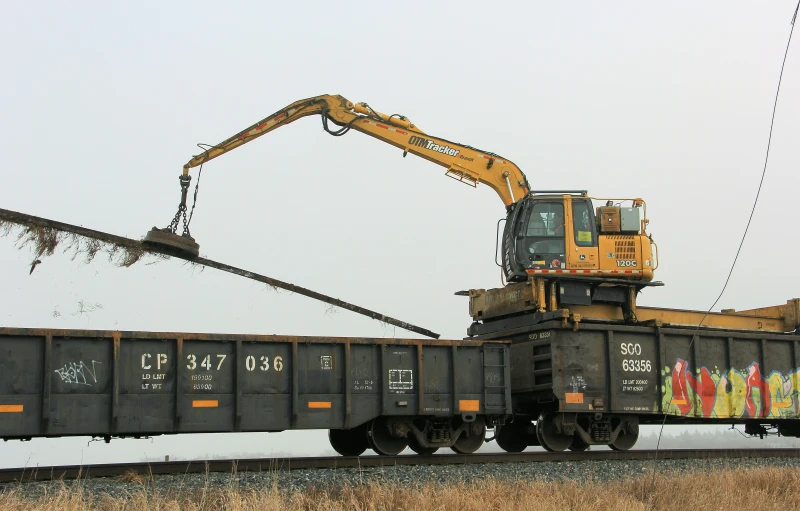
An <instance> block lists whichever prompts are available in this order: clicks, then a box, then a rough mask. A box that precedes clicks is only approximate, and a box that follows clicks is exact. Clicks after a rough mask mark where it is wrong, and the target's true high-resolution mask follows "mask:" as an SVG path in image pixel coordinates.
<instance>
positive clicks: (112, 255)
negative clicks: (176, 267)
mask: <svg viewBox="0 0 800 511" xmlns="http://www.w3.org/2000/svg"><path fill="white" fill-rule="evenodd" d="M11 235H15V236H16V245H17V248H19V249H20V250H21V249H23V248H26V247H27V248H30V249H31V252H32V253H33V259H34V260H36V259H41V258H42V257H47V256H51V255H53V254H54V253H55V252H56V249H57V248H61V249H62V252H63V253H65V254H71V257H72V259H73V260H74V259H76V258H77V257H78V256H81V257H82V258H83V261H84V262H85V263H87V264H88V263H90V262H92V260H93V259H94V258H95V257H96V256H97V254H100V253H104V254H106V255H107V256H108V260H109V261H110V262H112V263H114V264H116V265H117V266H121V267H125V268H127V267H129V266H132V265H134V264H136V263H137V262H138V261H139V260H140V259H141V258H142V257H143V256H145V255H152V256H154V257H156V258H158V259H167V258H168V256H165V255H161V254H157V253H151V252H148V251H147V250H145V248H144V246H143V245H141V244H137V245H132V246H121V245H116V244H114V243H108V242H105V241H102V240H98V239H94V238H88V237H85V236H79V235H77V234H72V233H68V232H62V231H58V230H56V229H52V228H50V227H42V226H39V225H27V224H22V223H15V222H10V221H2V220H0V237H7V236H11Z"/></svg>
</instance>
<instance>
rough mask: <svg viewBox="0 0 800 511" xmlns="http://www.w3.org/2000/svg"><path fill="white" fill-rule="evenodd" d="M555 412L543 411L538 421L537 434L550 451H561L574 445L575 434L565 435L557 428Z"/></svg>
mask: <svg viewBox="0 0 800 511" xmlns="http://www.w3.org/2000/svg"><path fill="white" fill-rule="evenodd" d="M554 418H555V415H554V414H553V412H542V413H541V414H540V415H539V420H538V421H536V436H537V437H539V443H540V444H542V447H544V448H545V449H546V450H548V451H550V452H561V451H563V450H564V449H566V448H567V447H569V446H570V445H572V441H573V438H574V437H573V435H565V434H563V433H559V432H558V431H557V430H556V425H555V421H554Z"/></svg>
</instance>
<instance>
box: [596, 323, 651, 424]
mask: <svg viewBox="0 0 800 511" xmlns="http://www.w3.org/2000/svg"><path fill="white" fill-rule="evenodd" d="M657 340H658V337H656V335H654V333H650V332H648V333H647V334H646V335H642V333H635V332H618V333H617V332H615V333H614V335H613V337H609V350H608V353H609V359H608V360H609V362H608V363H609V371H610V373H611V379H610V386H609V399H610V403H609V406H610V407H612V409H614V410H618V411H623V412H657V411H658V401H659V398H660V394H661V392H660V391H661V389H660V388H659V387H658V377H657V376H656V375H657V373H658V371H659V367H658V366H657V365H656V362H657V360H658V351H659V347H658V343H657Z"/></svg>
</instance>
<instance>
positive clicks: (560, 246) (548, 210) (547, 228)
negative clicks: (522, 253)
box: [525, 202, 564, 264]
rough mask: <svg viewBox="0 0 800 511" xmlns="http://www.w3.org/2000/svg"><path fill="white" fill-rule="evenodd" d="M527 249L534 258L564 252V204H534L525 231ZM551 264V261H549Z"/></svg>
mask: <svg viewBox="0 0 800 511" xmlns="http://www.w3.org/2000/svg"><path fill="white" fill-rule="evenodd" d="M525 238H526V241H525V245H526V251H527V252H528V253H529V256H533V259H540V258H539V257H535V256H538V255H542V256H544V255H545V254H559V255H560V254H563V253H564V206H563V204H561V203H558V202H538V203H536V204H534V206H533V210H532V211H531V216H530V217H529V219H528V226H527V228H526V231H525ZM548 264H549V261H548Z"/></svg>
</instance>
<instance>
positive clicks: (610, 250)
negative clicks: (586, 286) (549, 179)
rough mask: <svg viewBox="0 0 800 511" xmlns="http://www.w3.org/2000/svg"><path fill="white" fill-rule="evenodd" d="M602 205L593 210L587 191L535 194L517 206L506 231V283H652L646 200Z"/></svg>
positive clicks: (652, 262)
mask: <svg viewBox="0 0 800 511" xmlns="http://www.w3.org/2000/svg"><path fill="white" fill-rule="evenodd" d="M627 202H629V204H626V203H627ZM604 204H605V205H604V206H595V204H594V200H593V199H592V198H591V197H589V196H588V194H587V192H586V191H583V190H580V191H564V192H557V191H544V192H531V193H530V194H528V195H527V196H526V197H525V198H523V199H522V200H520V201H518V202H517V203H516V204H515V205H514V206H513V207H512V208H510V210H509V212H508V216H507V218H506V225H505V229H504V232H503V246H502V251H503V252H502V254H503V270H504V273H505V277H506V280H507V281H509V282H521V281H525V280H528V279H529V278H531V277H540V276H544V277H549V276H559V277H563V276H574V277H581V278H586V277H591V278H592V279H593V280H595V281H597V282H600V281H601V280H603V279H605V280H607V281H614V280H618V279H624V280H626V281H629V280H636V281H643V282H649V281H650V280H652V279H653V270H654V269H655V264H656V261H655V259H654V257H653V250H652V247H651V244H652V242H651V240H650V239H649V237H648V236H647V233H646V232H645V228H646V225H647V219H646V218H645V216H646V215H645V214H644V201H642V200H641V199H628V200H620V201H613V200H612V201H605V203H604Z"/></svg>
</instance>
